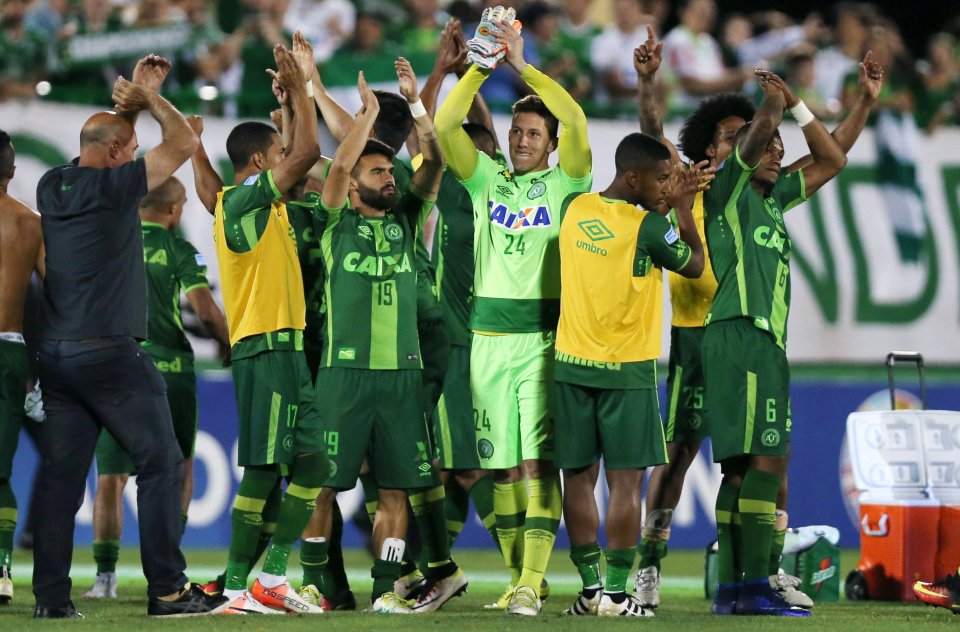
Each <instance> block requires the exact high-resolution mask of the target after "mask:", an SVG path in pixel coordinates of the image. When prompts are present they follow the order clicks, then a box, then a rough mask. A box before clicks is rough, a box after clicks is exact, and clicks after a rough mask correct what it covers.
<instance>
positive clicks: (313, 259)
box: [287, 191, 323, 348]
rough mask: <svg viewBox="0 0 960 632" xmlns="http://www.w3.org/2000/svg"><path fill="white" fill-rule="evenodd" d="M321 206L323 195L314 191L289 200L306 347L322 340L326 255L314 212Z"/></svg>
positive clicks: (288, 216) (288, 212)
mask: <svg viewBox="0 0 960 632" xmlns="http://www.w3.org/2000/svg"><path fill="white" fill-rule="evenodd" d="M319 206H320V194H319V193H316V192H314V191H311V192H309V193H307V194H306V195H304V196H303V200H301V201H291V202H287V219H288V220H289V221H290V226H291V227H293V230H294V233H295V234H296V236H297V258H298V259H299V260H300V272H301V274H302V275H303V291H304V295H305V296H304V298H305V299H306V304H307V326H306V328H305V329H304V330H303V337H304V341H305V344H306V345H307V346H310V345H313V346H314V347H315V348H319V346H320V343H321V341H322V340H323V254H322V251H321V250H320V238H319V236H318V235H317V233H316V230H315V228H314V225H313V214H314V213H315V211H316V209H317V208H318V207H319Z"/></svg>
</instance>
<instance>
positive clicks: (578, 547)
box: [570, 542, 601, 588]
mask: <svg viewBox="0 0 960 632" xmlns="http://www.w3.org/2000/svg"><path fill="white" fill-rule="evenodd" d="M600 553H601V552H600V545H599V544H598V543H597V542H590V543H589V544H572V545H570V559H571V560H573V565H574V566H576V567H577V572H578V573H580V581H581V582H583V587H584V588H597V587H598V586H600Z"/></svg>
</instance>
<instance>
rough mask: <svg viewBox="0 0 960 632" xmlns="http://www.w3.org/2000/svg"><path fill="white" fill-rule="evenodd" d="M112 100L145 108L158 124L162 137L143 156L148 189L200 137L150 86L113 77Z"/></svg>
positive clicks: (163, 179)
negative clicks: (160, 140)
mask: <svg viewBox="0 0 960 632" xmlns="http://www.w3.org/2000/svg"><path fill="white" fill-rule="evenodd" d="M113 100H114V103H116V104H117V107H118V108H120V110H144V109H145V110H148V111H149V112H150V114H151V115H152V116H153V118H155V119H156V120H157V123H159V124H160V130H161V132H162V133H163V141H162V142H161V143H160V144H159V145H157V146H156V147H154V148H153V149H151V150H150V151H148V152H147V155H146V156H145V157H144V162H145V163H146V168H147V190H148V191H149V190H151V189H153V188H155V187H157V186H159V185H161V184H163V183H164V182H166V181H167V178H169V177H170V176H172V175H173V173H174V172H175V171H176V170H177V169H179V168H180V165H182V164H183V163H185V162H186V161H187V159H188V158H190V156H192V155H193V152H194V151H196V149H197V145H198V144H199V142H200V141H199V139H197V135H196V134H194V133H193V130H192V129H190V126H189V125H188V124H187V119H185V118H183V114H180V112H179V111H178V110H177V108H175V107H173V105H171V104H170V102H169V101H167V100H166V99H164V98H163V97H162V96H160V95H159V94H157V93H156V92H154V91H153V90H151V89H150V88H146V87H144V86H138V85H136V84H133V83H130V82H129V81H127V80H126V79H124V78H123V77H117V81H116V83H115V84H114V85H113Z"/></svg>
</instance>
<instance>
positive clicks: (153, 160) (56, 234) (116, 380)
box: [33, 56, 220, 618]
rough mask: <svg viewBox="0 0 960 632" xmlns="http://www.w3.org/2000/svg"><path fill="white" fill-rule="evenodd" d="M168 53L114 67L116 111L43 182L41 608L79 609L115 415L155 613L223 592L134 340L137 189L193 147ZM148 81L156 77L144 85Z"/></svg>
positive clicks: (138, 276)
mask: <svg viewBox="0 0 960 632" xmlns="http://www.w3.org/2000/svg"><path fill="white" fill-rule="evenodd" d="M169 69H170V62H168V61H166V60H164V59H161V58H159V57H156V56H149V57H147V58H145V59H143V60H141V62H140V64H138V65H137V70H135V71H134V80H135V82H136V83H130V82H128V81H126V80H125V79H123V78H118V79H117V83H116V85H115V86H114V93H113V98H114V101H115V102H116V104H117V112H116V113H114V112H102V113H99V114H95V115H94V116H92V117H90V119H88V120H87V122H86V123H85V124H84V126H83V129H82V130H81V132H80V157H79V158H77V159H76V160H74V161H73V163H71V164H68V165H63V166H61V167H56V168H54V169H51V170H50V171H48V172H47V173H46V174H44V176H43V178H41V180H40V183H39V184H38V185H37V204H38V206H39V210H40V216H41V225H42V228H43V235H44V246H45V247H46V249H47V256H46V267H47V270H48V272H47V276H46V278H45V287H44V295H43V300H42V309H41V328H40V344H39V363H40V380H41V383H42V384H43V389H44V393H43V399H44V404H45V406H46V410H47V419H46V421H45V422H44V424H43V428H42V431H41V446H40V447H41V453H42V455H43V459H42V464H41V470H40V474H39V477H38V485H39V486H40V487H39V490H38V496H37V499H38V503H39V507H38V508H37V509H38V511H37V526H36V531H35V535H34V538H35V558H34V574H33V592H34V595H35V596H36V599H37V606H36V610H35V611H34V617H35V618H64V617H77V616H82V615H79V614H78V613H77V611H76V609H75V608H74V607H73V603H72V602H71V601H70V587H71V583H70V561H71V558H72V554H73V530H74V519H75V517H76V512H77V509H78V508H79V507H80V503H81V501H82V499H83V492H84V483H85V481H86V475H87V472H88V471H89V469H90V463H91V461H92V459H93V454H94V448H95V446H96V442H97V438H98V436H99V434H100V432H101V430H102V429H106V430H107V431H108V432H110V434H111V435H113V437H114V438H115V439H116V440H117V441H118V442H119V443H120V445H122V446H123V448H124V449H125V450H126V451H127V452H128V453H129V454H130V455H131V457H132V458H133V461H134V465H135V466H136V469H137V472H138V477H137V511H138V515H139V523H140V525H139V526H140V550H141V557H142V559H143V571H144V575H146V578H147V584H148V585H147V594H148V596H149V598H150V599H149V605H148V610H147V611H148V613H149V614H150V615H152V616H168V615H186V614H203V613H206V612H210V611H211V610H213V609H214V608H216V607H217V606H219V605H220V603H219V602H218V601H216V600H213V599H211V598H210V597H208V596H207V595H206V594H205V593H203V591H201V590H199V588H196V587H191V585H190V584H189V582H188V581H187V578H186V576H185V575H184V572H183V571H184V569H185V567H186V562H185V561H184V558H183V554H182V553H181V552H180V476H181V462H182V459H183V457H182V456H181V453H180V450H179V448H178V446H177V442H176V438H175V436H174V432H173V423H172V421H171V417H170V408H169V406H168V404H167V400H166V386H165V383H164V381H163V378H162V377H161V376H160V374H159V373H158V372H157V369H156V368H155V367H154V365H153V363H152V362H151V361H150V359H149V358H148V357H147V356H146V355H145V354H144V352H143V351H142V350H141V348H140V344H139V341H140V340H142V339H144V338H146V336H147V306H146V276H145V275H146V273H145V270H144V263H143V245H142V241H141V234H140V216H139V214H138V205H139V202H140V198H141V197H142V196H143V195H144V194H146V193H147V191H149V190H150V189H152V188H154V187H156V186H158V185H160V184H161V183H163V182H164V181H165V180H167V178H169V177H170V176H171V175H172V174H173V172H174V171H176V170H177V168H179V167H180V165H182V164H183V163H184V162H185V161H186V160H187V159H188V158H189V157H190V155H191V154H192V153H193V151H194V150H195V149H196V147H197V144H198V140H197V137H196V135H195V134H194V133H193V131H192V130H191V129H190V126H189V125H188V124H187V122H186V120H185V119H184V118H183V116H182V115H181V114H180V113H179V112H178V111H177V110H176V109H175V108H174V107H173V106H172V105H171V104H170V103H169V102H168V101H167V100H166V99H164V98H163V97H161V96H160V95H159V94H157V92H156V90H155V89H151V87H152V88H159V86H160V84H161V83H162V82H163V78H164V77H165V76H166V74H167V72H168V71H169ZM148 86H149V87H148ZM141 110H147V111H149V112H150V114H151V115H152V116H153V118H155V119H156V120H157V122H158V123H160V127H161V129H162V131H163V142H162V143H161V144H160V145H159V146H157V147H155V148H154V149H152V150H150V151H149V152H147V154H146V155H145V156H144V157H143V158H139V159H134V157H135V154H136V151H137V135H136V132H135V131H134V128H133V125H132V120H133V119H134V118H135V117H136V114H137V112H139V111H141Z"/></svg>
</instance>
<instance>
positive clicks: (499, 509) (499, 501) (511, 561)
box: [493, 481, 528, 585]
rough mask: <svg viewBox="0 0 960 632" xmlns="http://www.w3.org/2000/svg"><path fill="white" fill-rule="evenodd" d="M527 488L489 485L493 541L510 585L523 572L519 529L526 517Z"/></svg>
mask: <svg viewBox="0 0 960 632" xmlns="http://www.w3.org/2000/svg"><path fill="white" fill-rule="evenodd" d="M527 504H528V499H527V484H526V483H525V482H524V481H517V482H516V483H494V484H493V510H494V512H496V524H497V541H498V542H499V543H500V552H501V553H503V562H504V564H506V565H507V568H508V569H509V570H510V583H511V584H513V585H516V584H517V582H518V581H520V574H521V571H522V569H523V528H524V523H525V520H526V517H527Z"/></svg>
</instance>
